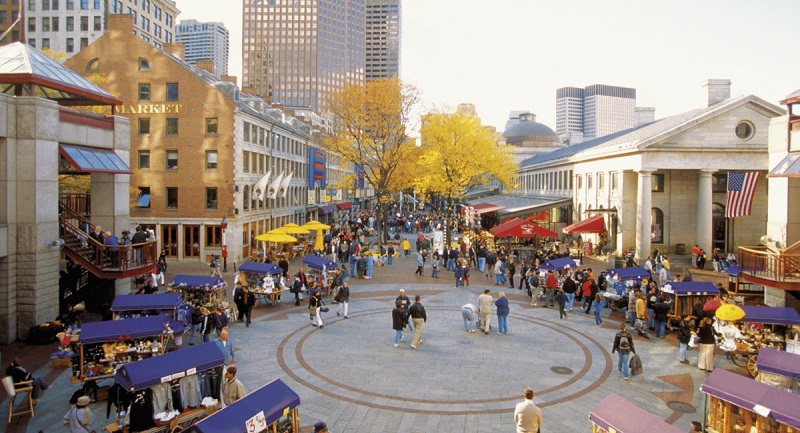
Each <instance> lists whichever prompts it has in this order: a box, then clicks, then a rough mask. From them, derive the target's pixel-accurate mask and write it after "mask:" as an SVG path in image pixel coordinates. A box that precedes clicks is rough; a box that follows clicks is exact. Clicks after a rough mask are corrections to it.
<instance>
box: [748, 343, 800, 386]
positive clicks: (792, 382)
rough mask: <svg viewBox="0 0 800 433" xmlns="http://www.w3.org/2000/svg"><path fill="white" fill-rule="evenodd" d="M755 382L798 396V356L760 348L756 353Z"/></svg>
mask: <svg viewBox="0 0 800 433" xmlns="http://www.w3.org/2000/svg"><path fill="white" fill-rule="evenodd" d="M756 380H758V381H759V382H761V383H766V384H767V385H771V386H777V387H779V388H783V389H785V390H787V391H791V392H793V393H795V394H800V355H798V354H794V353H787V352H782V351H780V350H776V349H772V348H770V347H764V348H762V349H761V351H759V353H758V375H757V376H756Z"/></svg>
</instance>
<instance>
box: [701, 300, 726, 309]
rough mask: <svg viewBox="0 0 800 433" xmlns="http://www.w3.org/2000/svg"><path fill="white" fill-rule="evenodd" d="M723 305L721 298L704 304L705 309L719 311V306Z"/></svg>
mask: <svg viewBox="0 0 800 433" xmlns="http://www.w3.org/2000/svg"><path fill="white" fill-rule="evenodd" d="M721 306H722V301H720V300H719V299H712V300H710V301H708V302H706V303H705V304H703V311H717V308H719V307H721Z"/></svg>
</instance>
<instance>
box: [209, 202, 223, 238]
mask: <svg viewBox="0 0 800 433" xmlns="http://www.w3.org/2000/svg"><path fill="white" fill-rule="evenodd" d="M215 209H216V208H215ZM220 245H222V227H220V226H206V246H207V247H218V246H220Z"/></svg>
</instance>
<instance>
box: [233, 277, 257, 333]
mask: <svg viewBox="0 0 800 433" xmlns="http://www.w3.org/2000/svg"><path fill="white" fill-rule="evenodd" d="M233 302H234V303H236V307H237V308H239V317H237V320H239V321H240V322H241V321H242V319H243V318H247V322H245V325H246V326H247V327H250V314H251V313H252V311H253V306H254V305H256V297H255V296H253V294H252V293H250V290H248V289H247V287H246V286H242V290H240V291H237V292H236V296H235V297H234V298H233Z"/></svg>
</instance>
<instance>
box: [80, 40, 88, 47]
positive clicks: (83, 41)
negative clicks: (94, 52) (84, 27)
mask: <svg viewBox="0 0 800 433" xmlns="http://www.w3.org/2000/svg"><path fill="white" fill-rule="evenodd" d="M88 46H89V38H81V49H84V48H86V47H88Z"/></svg>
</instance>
